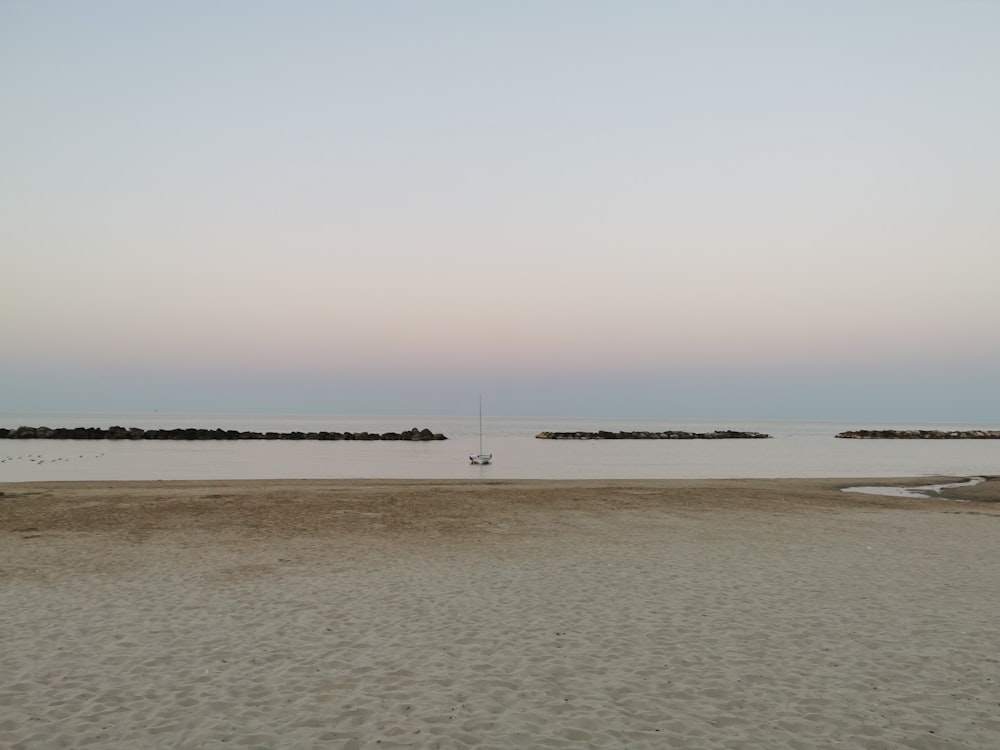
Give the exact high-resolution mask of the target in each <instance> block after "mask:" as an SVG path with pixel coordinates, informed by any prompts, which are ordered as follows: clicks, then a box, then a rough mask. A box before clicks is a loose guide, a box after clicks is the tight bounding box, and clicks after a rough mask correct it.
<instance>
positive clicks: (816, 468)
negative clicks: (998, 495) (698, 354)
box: [0, 414, 1000, 482]
mask: <svg viewBox="0 0 1000 750" xmlns="http://www.w3.org/2000/svg"><path fill="white" fill-rule="evenodd" d="M20 425H30V426H35V427H37V426H47V427H109V426H111V425H121V426H123V427H141V428H143V429H152V428H165V429H166V428H176V427H204V428H222V429H237V430H258V431H268V430H273V431H278V432H291V431H293V430H302V431H305V432H309V431H320V430H330V431H337V432H347V431H350V432H360V431H368V432H379V433H382V432H390V431H395V432H399V431H402V430H406V429H409V428H411V427H418V428H421V429H423V428H425V427H426V428H429V429H430V430H432V431H433V432H441V433H443V434H445V435H447V436H448V438H449V439H448V440H445V441H441V442H428V443H411V442H381V441H377V442H354V441H336V442H318V441H255V440H251V441H232V442H229V441H192V442H187V441H125V440H122V441H112V440H93V441H92V440H82V441H78V440H6V439H3V440H0V482H21V481H48V480H115V479H287V478H301V479H309V478H317V479H318V478H400V479H415V478H423V479H467V478H486V479H490V478H492V479H656V478H724V477H902V476H925V475H949V476H971V475H982V474H1000V441H997V440H925V441H918V440H843V439H837V438H835V437H834V436H835V435H836V434H837V433H838V432H842V431H844V430H850V429H878V428H891V429H905V428H909V427H915V428H927V429H973V428H982V429H1000V426H998V425H996V424H927V423H921V424H895V425H893V424H886V423H877V424H863V423H856V422H852V423H835V422H776V421H775V422H770V421H750V422H748V421H725V420H669V419H657V420H636V419H621V420H615V419H567V418H555V417H552V418H545V417H530V418H528V417H525V418H515V417H486V418H485V420H484V432H485V436H484V449H485V450H486V451H487V452H492V453H493V456H494V463H492V464H490V465H488V466H471V465H470V464H469V461H468V455H469V453H470V452H474V451H478V449H479V423H478V417H477V416H476V415H470V416H469V417H464V418H456V417H434V416H398V417H387V416H369V417H365V416H350V417H346V416H294V415H284V416H276V415H271V414H269V415H253V414H245V415H232V414H225V415H211V414H170V415H165V414H0V427H8V428H14V427H18V426H20ZM666 429H674V430H688V431H691V432H711V431H713V430H717V429H719V430H722V429H732V430H740V431H746V430H753V431H757V432H763V433H766V434H769V435H771V436H772V439H770V440H638V441H634V440H600V441H598V440H594V441H589V440H588V441H577V440H538V439H536V438H535V435H537V434H538V433H539V432H541V431H543V430H551V431H576V430H583V431H596V430H610V431H613V432H617V431H620V430H666Z"/></svg>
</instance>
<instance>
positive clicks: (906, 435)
mask: <svg viewBox="0 0 1000 750" xmlns="http://www.w3.org/2000/svg"><path fill="white" fill-rule="evenodd" d="M837 437H839V438H850V439H854V440H882V439H894V440H1000V430H848V431H846V432H841V433H839V434H838V435H837Z"/></svg>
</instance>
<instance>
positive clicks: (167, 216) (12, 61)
mask: <svg viewBox="0 0 1000 750" xmlns="http://www.w3.org/2000/svg"><path fill="white" fill-rule="evenodd" d="M0 96H2V101H3V105H2V112H3V114H2V116H0V260H2V267H0V270H2V279H3V284H2V289H3V292H2V295H0V316H2V318H0V321H2V322H0V352H2V355H0V356H2V360H3V362H2V365H0V411H7V412H11V411H14V412H29V411H79V412H93V411H152V410H154V409H159V410H161V411H178V412H185V411H208V412H215V411H218V412H225V411H246V412H289V413H333V414H336V413H342V414H365V413H405V414H436V413H443V414H448V413H467V412H469V411H474V410H475V399H476V396H477V394H478V393H480V392H484V393H486V394H487V395H488V398H489V403H490V408H491V409H492V410H493V412H494V413H497V414H510V415H562V416H609V417H617V416H622V417H626V416H629V417H658V418H659V417H707V418H727V417H728V418H751V419H767V418H774V419H845V420H865V421H871V420H875V421H878V420H887V421H895V422H900V421H934V422H947V421H960V422H981V423H995V422H998V421H1000V391H998V386H997V383H1000V283H998V282H1000V136H998V134H1000V3H997V2H986V1H981V2H977V1H975V0H953V1H950V2H949V1H947V0H933V1H932V0H884V1H882V2H870V1H868V0H866V1H864V2H853V1H851V0H847V1H845V2H835V3H831V2H818V1H817V2H811V1H809V0H794V1H793V0H789V1H787V2H767V1H763V2H735V1H733V2H695V1H692V2H669V1H668V0H660V1H655V2H654V1H646V2H643V1H636V0H623V1H622V2H587V1H583V2H577V1H569V0H548V1H547V0H540V1H538V2H518V1H514V2H438V1H436V0H428V1H426V2H398V1H396V2H393V1H391V0H389V1H386V2H365V1H360V0H358V1H356V2H336V1H329V2H318V1H317V2H309V1H301V0H300V1H295V0H293V1H291V2H255V1H253V0H250V1H247V2H226V1H223V0H214V1H210V2H193V1H189V0H174V1H172V2H169V3H135V2H126V1H125V0H94V1H93V2H87V3H77V2H69V1H68V0H63V1H58V2H57V1H49V0H31V1H30V2H29V1H27V0H0Z"/></svg>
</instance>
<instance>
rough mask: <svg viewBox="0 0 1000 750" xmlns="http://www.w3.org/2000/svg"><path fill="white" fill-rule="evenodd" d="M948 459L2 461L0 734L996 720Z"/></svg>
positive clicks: (979, 530) (213, 737)
mask: <svg viewBox="0 0 1000 750" xmlns="http://www.w3.org/2000/svg"><path fill="white" fill-rule="evenodd" d="M954 479H958V478H957V477H909V478H905V479H899V480H895V479H886V478H877V479H871V478H864V477H860V478H856V479H847V480H845V479H840V478H837V479H801V480H794V479H793V480H789V479H772V480H755V479H749V480H731V479H719V480H623V481H614V480H601V481H592V480H502V481H489V480H485V481H467V480H401V479H392V480H370V479H362V480H240V481H222V480H216V481H200V480H195V481H143V482H131V481H112V482H105V481H88V482H24V483H5V484H2V485H0V491H3V492H4V493H5V494H4V495H3V496H2V497H0V607H2V608H3V611H4V613H5V617H4V624H3V626H2V627H3V635H4V640H5V644H6V648H5V649H4V650H3V651H2V652H0V745H2V746H3V747H5V748H10V750H29V749H30V750H34V749H35V748H38V747H57V746H73V747H81V748H82V747H95V748H101V750H126V749H129V750H130V749H131V748H134V747H147V748H154V749H155V748H172V749H173V748H179V749H181V750H194V749H195V748H204V747H221V746H239V747H247V748H258V749H261V750H263V748H273V747H292V748H294V747H297V748H309V747H318V746H329V747H338V748H345V749H350V748H357V749H363V748H376V747H377V748H379V750H383V749H384V748H418V747H434V746H440V747H447V748H459V749H461V748H469V749H470V750H471V748H506V747H534V748H545V749H551V750H568V748H572V747H581V746H587V747H609V748H610V747H626V746H627V747H632V748H638V749H639V750H647V749H648V750H654V749H658V748H662V747H664V746H667V745H669V746H676V747H700V748H710V749H718V750H722V749H723V748H731V747H737V746H743V747H769V748H775V749H777V750H792V749H793V748H801V747H803V746H809V747H824V746H829V745H831V744H842V745H843V746H844V747H852V748H872V749H874V748H879V747H889V746H891V747H914V748H927V750H937V749H938V748H959V747H993V746H998V745H1000V720H998V719H997V718H996V716H995V709H996V687H997V685H998V684H1000V662H998V661H997V659H996V654H995V653H994V651H995V649H994V648H993V644H994V643H995V639H994V638H992V637H991V636H992V634H993V633H994V632H995V626H996V621H997V619H998V618H1000V601H998V600H997V597H996V595H995V594H996V581H997V580H1000V548H998V546H997V544H996V539H997V534H998V533H1000V526H997V525H996V524H997V523H1000V504H998V503H997V499H998V492H1000V477H995V476H993V477H990V478H989V480H987V481H984V482H982V483H980V484H978V485H974V486H965V487H960V488H956V490H957V491H959V492H962V493H964V495H965V496H964V497H962V498H958V497H956V498H953V499H962V500H964V501H965V502H953V501H952V500H947V499H937V498H925V499H914V498H898V497H891V496H874V495H863V494H860V493H844V492H842V491H841V490H842V489H843V488H844V487H846V486H852V485H860V484H867V485H874V484H878V485H882V486H900V485H910V486H920V485H927V484H929V483H931V482H936V481H938V480H941V483H945V482H947V481H948V480H954Z"/></svg>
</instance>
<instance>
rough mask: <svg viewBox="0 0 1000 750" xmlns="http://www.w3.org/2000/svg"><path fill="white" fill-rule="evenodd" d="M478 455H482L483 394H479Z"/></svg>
mask: <svg viewBox="0 0 1000 750" xmlns="http://www.w3.org/2000/svg"><path fill="white" fill-rule="evenodd" d="M479 455H480V456H481V455H483V394H481V393H480V394H479Z"/></svg>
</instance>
